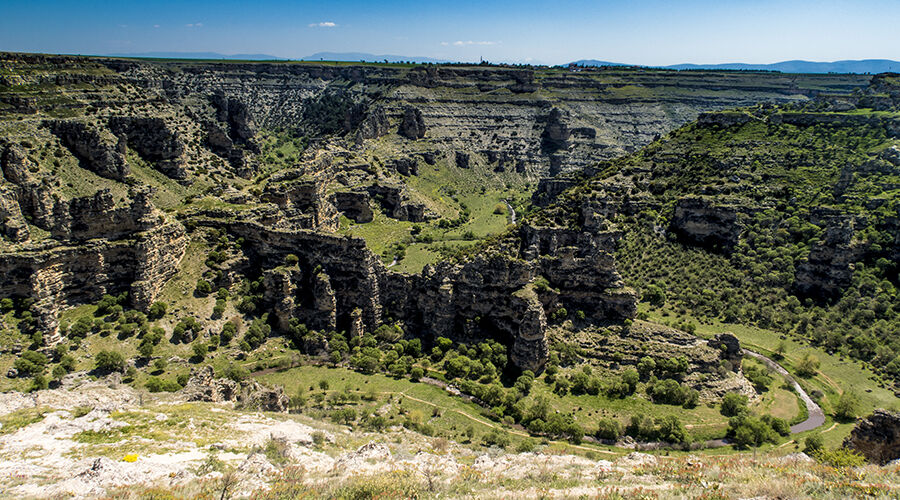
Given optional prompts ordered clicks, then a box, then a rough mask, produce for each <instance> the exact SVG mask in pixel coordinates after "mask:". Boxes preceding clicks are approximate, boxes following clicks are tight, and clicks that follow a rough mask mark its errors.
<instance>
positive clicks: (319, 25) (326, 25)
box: [309, 21, 337, 28]
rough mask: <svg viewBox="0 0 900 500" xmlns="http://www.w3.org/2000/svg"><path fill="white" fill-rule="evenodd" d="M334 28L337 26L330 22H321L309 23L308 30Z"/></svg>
mask: <svg viewBox="0 0 900 500" xmlns="http://www.w3.org/2000/svg"><path fill="white" fill-rule="evenodd" d="M335 26H337V24H336V23H333V22H331V21H322V22H321V23H310V25H309V27H310V28H334V27H335Z"/></svg>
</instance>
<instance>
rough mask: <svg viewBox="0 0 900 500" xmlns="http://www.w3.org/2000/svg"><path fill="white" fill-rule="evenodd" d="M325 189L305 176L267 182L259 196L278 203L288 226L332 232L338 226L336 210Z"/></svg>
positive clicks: (321, 184) (319, 183) (324, 186)
mask: <svg viewBox="0 0 900 500" xmlns="http://www.w3.org/2000/svg"><path fill="white" fill-rule="evenodd" d="M325 188H326V185H325V184H324V183H322V182H318V181H316V180H314V179H308V178H303V179H290V180H285V181H280V182H270V183H269V184H268V185H266V188H265V190H264V191H263V193H262V195H261V196H260V199H261V200H263V201H266V202H270V203H274V204H276V205H278V208H279V209H281V212H282V213H283V215H284V219H285V224H286V225H287V226H288V227H293V228H297V229H323V230H328V231H334V230H336V229H337V228H338V225H339V220H338V218H339V216H338V211H337V209H336V208H335V206H334V205H333V204H332V203H331V201H329V199H328V197H327V196H326V195H325Z"/></svg>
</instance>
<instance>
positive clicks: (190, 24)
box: [184, 23, 203, 28]
mask: <svg viewBox="0 0 900 500" xmlns="http://www.w3.org/2000/svg"><path fill="white" fill-rule="evenodd" d="M184 26H185V27H186V28H202V27H203V23H189V24H185V25H184Z"/></svg>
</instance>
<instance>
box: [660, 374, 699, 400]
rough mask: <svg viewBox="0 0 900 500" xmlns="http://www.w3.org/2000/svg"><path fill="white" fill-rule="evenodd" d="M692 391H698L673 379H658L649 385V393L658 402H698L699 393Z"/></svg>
mask: <svg viewBox="0 0 900 500" xmlns="http://www.w3.org/2000/svg"><path fill="white" fill-rule="evenodd" d="M692 391H693V392H696V391H695V390H694V389H691V388H690V387H687V386H685V385H683V384H680V383H678V382H677V381H676V380H672V379H665V380H658V381H656V383H652V384H649V385H648V386H647V395H649V396H650V399H652V400H653V402H654V403H658V404H659V403H661V404H667V405H677V406H681V405H689V404H696V401H697V399H698V398H699V394H697V395H694V394H693V392H692Z"/></svg>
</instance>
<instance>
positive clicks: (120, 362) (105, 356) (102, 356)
mask: <svg viewBox="0 0 900 500" xmlns="http://www.w3.org/2000/svg"><path fill="white" fill-rule="evenodd" d="M94 361H95V367H96V368H97V370H99V371H101V372H107V373H110V372H124V371H125V358H123V357H122V354H121V353H119V352H116V351H100V352H98V353H97V356H96V357H95V358H94Z"/></svg>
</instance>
